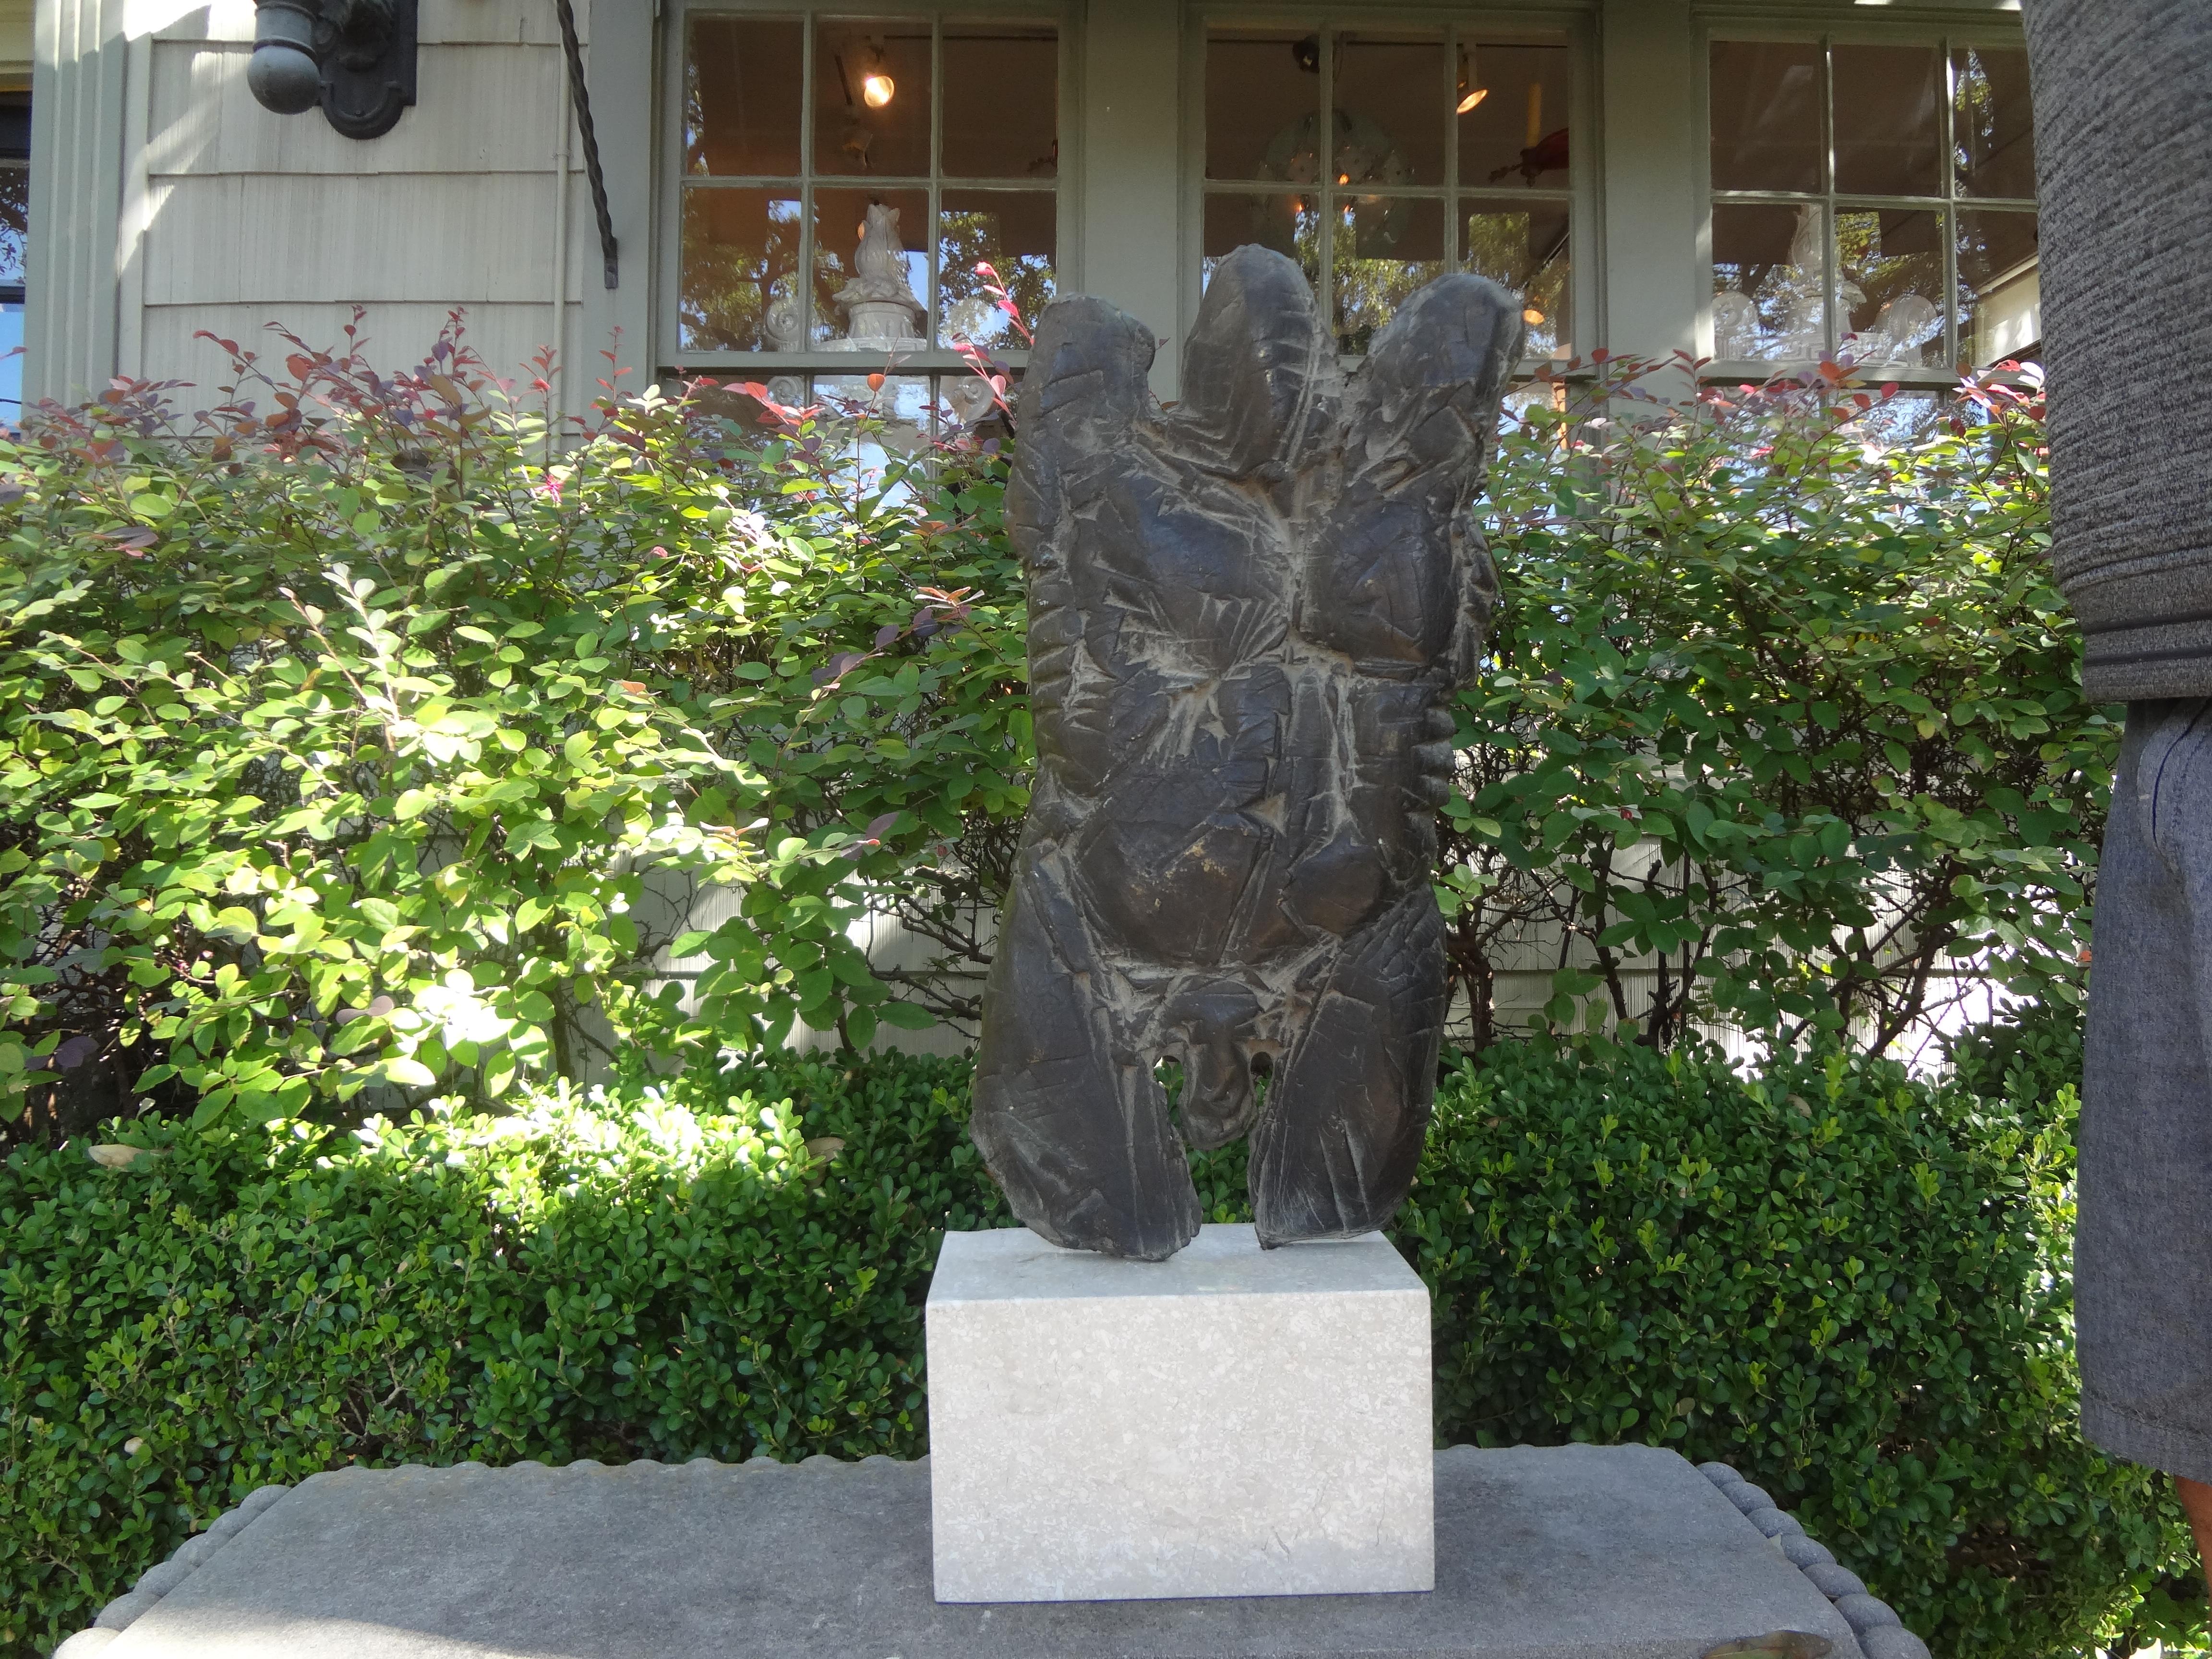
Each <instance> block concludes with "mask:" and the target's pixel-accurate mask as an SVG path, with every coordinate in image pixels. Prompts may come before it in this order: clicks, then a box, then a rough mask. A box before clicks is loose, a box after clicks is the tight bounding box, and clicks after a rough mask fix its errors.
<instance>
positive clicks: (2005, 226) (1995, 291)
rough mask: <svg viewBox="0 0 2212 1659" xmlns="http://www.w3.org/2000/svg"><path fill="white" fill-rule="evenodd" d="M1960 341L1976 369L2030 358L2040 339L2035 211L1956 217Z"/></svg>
mask: <svg viewBox="0 0 2212 1659" xmlns="http://www.w3.org/2000/svg"><path fill="white" fill-rule="evenodd" d="M1959 307H1960V316H1959V340H1960V349H1962V351H1963V352H1964V354H1965V356H1966V359H1967V361H1968V362H1972V363H1973V364H1975V365H1976V366H1978V367H1987V366H1988V365H1989V364H1991V363H1999V362H2006V361H2007V360H2008V359H2010V360H2014V361H2017V360H2020V359H2023V358H2032V357H2033V356H2036V355H2037V353H2038V352H2039V349H2041V346H2042V343H2043V292H2042V289H2041V286H2040V284H2039V282H2038V280H2037V274H2036V220H2035V216H2034V215H2033V213H2026V212H2013V213H2005V212H1999V211H1996V210H1974V211H1971V212H1966V213H1961V214H1960V216H1959Z"/></svg>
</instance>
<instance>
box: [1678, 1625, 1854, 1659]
mask: <svg viewBox="0 0 2212 1659" xmlns="http://www.w3.org/2000/svg"><path fill="white" fill-rule="evenodd" d="M1835 1646H1836V1644H1834V1643H1833V1642H1831V1641H1830V1640H1829V1639H1828V1638H1826V1637H1825V1636H1815V1635H1814V1634H1813V1633H1812V1632H1809V1631H1802V1630H1775V1631H1769V1632H1767V1633H1766V1634H1765V1635H1764V1636H1746V1637H1743V1638H1740V1639H1738V1640H1736V1641H1732V1642H1723V1643H1722V1644H1720V1645H1719V1646H1718V1647H1717V1648H1707V1649H1706V1650H1705V1652H1703V1653H1702V1654H1700V1655H1699V1656H1698V1659H1828V1655H1829V1654H1830V1653H1832V1652H1833V1651H1834V1650H1835Z"/></svg>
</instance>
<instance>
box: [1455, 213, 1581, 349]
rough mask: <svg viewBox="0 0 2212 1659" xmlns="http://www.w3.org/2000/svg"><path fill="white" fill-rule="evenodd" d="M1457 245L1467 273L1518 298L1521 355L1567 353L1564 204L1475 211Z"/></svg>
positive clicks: (1570, 346) (1571, 338)
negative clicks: (1524, 335)
mask: <svg viewBox="0 0 2212 1659" xmlns="http://www.w3.org/2000/svg"><path fill="white" fill-rule="evenodd" d="M1460 246H1461V248H1462V250H1464V252H1462V257H1461V263H1462V265H1463V266H1464V267H1465V268H1466V269H1467V270H1471V271H1474V273H1475V274H1476V275H1477V276H1487V277H1489V278H1490V280H1491V281H1492V282H1493V283H1502V284H1503V285H1504V286H1505V287H1507V288H1510V289H1512V290H1513V291H1514V292H1515V293H1516V294H1518V295H1520V296H1521V300H1522V313H1521V320H1522V325H1524V326H1525V327H1526V328H1527V329H1528V343H1527V344H1526V345H1525V346H1524V347H1523V348H1522V351H1523V353H1524V355H1526V356H1531V357H1565V356H1572V355H1573V352H1574V332H1573V324H1572V320H1571V318H1570V316H1569V313H1568V306H1569V303H1570V288H1569V283H1568V277H1569V275H1570V268H1569V264H1568V259H1567V208H1566V204H1565V203H1564V202H1562V203H1559V204H1550V203H1547V204H1543V205H1541V206H1537V205H1534V204H1485V205H1483V206H1480V207H1478V208H1477V209H1476V210H1475V211H1474V212H1471V213H1469V214H1468V216H1467V219H1466V222H1465V226H1464V229H1463V231H1462V235H1461V239H1460Z"/></svg>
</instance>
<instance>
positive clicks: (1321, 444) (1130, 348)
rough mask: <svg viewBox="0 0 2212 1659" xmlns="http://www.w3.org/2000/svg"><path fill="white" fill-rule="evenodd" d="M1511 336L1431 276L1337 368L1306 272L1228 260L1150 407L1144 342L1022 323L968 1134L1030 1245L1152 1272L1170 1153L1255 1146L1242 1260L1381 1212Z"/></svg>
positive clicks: (1479, 296)
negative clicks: (1021, 710)
mask: <svg viewBox="0 0 2212 1659" xmlns="http://www.w3.org/2000/svg"><path fill="white" fill-rule="evenodd" d="M1521 337H1522V323H1521V304H1520V301H1518V299H1516V297H1515V296H1514V295H1510V294H1509V293H1507V292H1506V291H1505V290H1504V289H1501V288H1498V287H1497V286H1496V285H1495V284H1493V283H1488V282H1486V281H1484V280H1483V279H1481V278H1480V277H1477V276H1465V275H1452V276H1444V277H1441V278H1439V279H1438V280H1437V281H1436V282H1433V283H1430V284H1429V285H1428V286H1427V287H1426V288H1425V289H1421V290H1420V291H1419V293H1418V294H1416V295H1413V297H1412V298H1411V299H1409V300H1407V301H1406V302H1405V303H1404V304H1403V305H1402V306H1401V307H1400V309H1399V312H1398V315H1397V317H1396V319H1395V320H1394V321H1393V322H1392V323H1391V324H1390V325H1389V327H1387V328H1385V329H1384V330H1383V331H1382V332H1381V333H1379V334H1378V335H1377V336H1376V338H1375V341H1374V344H1373V347H1372V349H1371V350H1370V354H1369V356H1368V357H1367V359H1366V361H1365V362H1364V364H1363V365H1362V366H1361V367H1359V368H1357V369H1356V370H1354V371H1352V373H1350V374H1346V373H1344V372H1343V371H1342V370H1341V369H1340V366H1339V364H1338V362H1337V358H1336V354H1335V350H1334V342H1333V339H1332V336H1331V332H1330V331H1329V330H1328V328H1327V327H1326V326H1325V325H1323V322H1322V319H1320V318H1319V317H1317V316H1316V313H1315V308H1314V304H1313V300H1312V295H1311V293H1310V289H1309V288H1308V286H1307V283H1306V280H1305V277H1304V275H1303V274H1302V273H1301V272H1300V270H1299V269H1298V267H1297V265H1296V264H1293V263H1292V262H1291V261H1290V260H1289V259H1286V258H1283V257H1281V256H1280V255H1279V254H1275V253H1272V252H1268V251H1267V250H1265V249H1263V248H1258V247H1244V248H1240V249H1238V250H1237V252H1235V253H1233V254H1231V255H1230V256H1229V257H1228V258H1225V259H1224V260H1222V261H1221V262H1220V263H1219V264H1218V265H1216V266H1215V268H1214V270H1213V272H1212V277H1211V280H1210V282H1209V283H1208V286H1207V289H1206V298H1205V301H1204V303H1203V304H1202V305H1201V306H1200V309H1199V314H1198V319H1197V321H1196V323H1195V325H1194V327H1193V329H1192V331H1191V335H1190V338H1189V341H1188V345H1187V347H1186V349H1185V351H1184V356H1183V400H1182V403H1181V404H1179V405H1177V406H1176V407H1175V408H1173V409H1171V410H1163V409H1162V408H1161V407H1160V405H1159V404H1158V403H1156V402H1155V401H1154V399H1153V398H1152V392H1151V391H1150V390H1149V388H1148V385H1147V380H1146V375H1147V372H1148V370H1149V368H1150V367H1151V363H1152V353H1153V348H1154V341H1153V337H1152V331H1151V330H1150V329H1148V328H1147V327H1146V326H1145V325H1143V324H1142V323H1139V321H1138V320H1137V319H1134V318H1133V317H1130V316H1127V315H1126V314H1124V313H1121V312H1120V311H1117V310H1115V308H1114V307H1111V306H1109V305H1108V304H1106V303H1105V302H1104V301H1100V300H1096V299H1087V298H1079V299H1070V300H1062V301H1058V302H1057V303H1055V304H1054V305H1053V306H1052V307H1049V308H1048V310H1047V311H1046V313H1045V314H1044V316H1043V318H1042V320H1041V322H1040V324H1039V326H1038V330H1037V337H1036V348H1035V349H1034V351H1033V352H1032V353H1031V355H1030V367H1029V373H1028V377H1027V379H1026V380H1024V383H1023V387H1022V393H1021V399H1020V404H1019V410H1018V418H1017V434H1018V442H1017V446H1016V459H1015V468H1014V479H1013V484H1012V489H1011V490H1010V491H1009V494H1008V496H1007V507H1006V511H1007V520H1008V523H1009V525H1010V526H1011V529H1012V535H1013V538H1014V540H1015V542H1016V544H1017V545H1018V547H1019V548H1020V550H1021V552H1022V555H1023V558H1024V562H1025V563H1026V566H1027V569H1028V574H1029V586H1030V641H1029V644H1030V698H1031V702H1032V708H1033V712H1034V715H1035V720H1036V745H1037V762H1038V776H1037V781H1036V793H1035V795H1034V797H1033V799H1032V802H1031V805H1030V817H1029V823H1028V825H1027V828H1026V830H1025V832H1024V840H1023V844H1022V848H1021V851H1020V854H1019V855H1018V859H1017V861H1016V866H1015V872H1014V878H1013V881H1012V885H1011V887H1010V890H1009V892H1008V896H1007V900H1006V909H1005V912H1004V914H1003V915H1002V917H1001V919H1000V936H999V947H998V953H997V956H996V958H995V960H994V963H993V965H992V969H991V977H990V981H989V983H988V986H987V990H986V993H985V997H984V1005H983V1030H982V1040H981V1048H980V1051H979V1053H978V1055H977V1064H976V1080H975V1115H974V1118H973V1133H974V1134H975V1141H976V1144H977V1145H978V1146H980V1147H981V1149H982V1152H983V1155H984V1158H985V1159H986V1161H987V1163H988V1164H989V1166H990V1169H991V1172H992V1173H993V1175H994V1176H996V1177H997V1179H998V1181H999V1182H1000V1186H1001V1187H1002V1188H1004V1189H1005V1191H1006V1195H1007V1199H1008V1201H1009V1202H1010V1203H1011V1204H1012V1206H1013V1210H1014V1212H1015V1214H1017V1215H1018V1216H1019V1217H1020V1218H1022V1219H1023V1220H1024V1222H1026V1223H1027V1224H1028V1225H1030V1227H1031V1228H1033V1229H1035V1230H1036V1231H1037V1232H1038V1233H1040V1234H1042V1235H1043V1237H1046V1238H1048V1239H1050V1240H1051V1241H1053V1242H1054V1243H1057V1244H1062V1245H1066V1246H1070V1247H1073V1248H1077V1249H1091V1250H1098V1251H1103V1252H1104V1253H1106V1254H1108V1255H1123V1256H1134V1257H1139V1258H1143V1259H1146V1260H1150V1261H1158V1260H1162V1259H1164V1258H1165V1257H1167V1256H1170V1255H1173V1254H1174V1253H1175V1252H1176V1251H1177V1250H1179V1249H1182V1247H1183V1246H1184V1245H1185V1244H1187V1243H1189V1241H1190V1240H1191V1238H1192V1237H1193V1236H1194V1234H1195V1233H1196V1232H1197V1231H1198V1226H1199V1222H1200V1213H1199V1206H1198V1198H1197V1194H1196V1193H1195V1191H1194V1188H1193V1187H1192V1184H1191V1179H1190V1175H1189V1172H1188V1166H1187V1164H1186V1163H1185V1156H1184V1149H1185V1146H1186V1145H1187V1144H1188V1145H1190V1146H1199V1147H1201V1148H1204V1147H1213V1146H1222V1145H1225V1144H1226V1143H1227V1142H1229V1141H1231V1140H1233V1139H1236V1138H1237V1136H1239V1135H1243V1134H1245V1133H1249V1134H1250V1136H1251V1176H1250V1182H1251V1192H1252V1202H1253V1211H1254V1218H1255V1222H1256V1223H1257V1225H1258V1233H1259V1237H1260V1240H1261V1243H1263V1244H1267V1245H1276V1244H1282V1243H1289V1242H1291V1241H1292V1240H1297V1239H1310V1238H1342V1237H1354V1236H1357V1235H1358V1234H1360V1233H1364V1232H1367V1231H1371V1230H1373V1229H1375V1228H1376V1227H1379V1226H1381V1225H1383V1223H1384V1222H1386V1221H1387V1220H1389V1218H1390V1216H1391V1214H1392V1212H1394V1211H1395V1210H1396V1208H1397V1206H1398V1205H1399V1203H1400V1201H1401V1200H1402V1199H1403V1198H1404V1196H1405V1194H1406V1190H1407V1187H1408V1186H1409V1185H1410V1184H1411V1182H1412V1181H1413V1170H1414V1166H1415V1164H1416V1163H1417V1162H1418V1161H1419V1157H1420V1150H1421V1138H1422V1133H1423V1131H1424V1130H1425V1127H1426V1126H1427V1123H1428V1117H1429V1109H1430V1106H1431V1101H1432V1099H1433V1097H1434V1094H1435V1089H1436V1070H1437V1050H1438V1045H1439V1042H1440V1037H1441V1029H1442V1026H1443V1018H1444V1010H1445V981H1444V957H1443V923H1442V920H1441V918H1440V917H1439V915H1438V914H1437V905H1436V900H1435V897H1434V896H1433V893H1432V892H1431V887H1430V877H1431V860H1432V859H1433V857H1434V854H1435V850H1436V822H1435V811H1436V809H1437V806H1438V805H1441V804H1442V803H1443V801H1444V799H1446V798H1447V796H1448V794H1449V789H1450V775H1451V764H1452V750H1451V743H1450V738H1451V735H1452V730H1453V720H1452V714H1451V710H1450V702H1451V699H1452V696H1453V694H1454V692H1455V690H1457V689H1458V688H1459V687H1460V686H1462V685H1463V684H1466V683H1467V682H1468V679H1469V678H1471V676H1472V675H1473V673H1474V668H1475V665H1476V663H1477V661H1478V660H1479V659H1480V653H1481V648H1482V641H1483V634H1484V629H1485V628H1486V625H1487V623H1488V621H1489V617H1490V612H1491V609H1492V605H1493V603H1494V601H1495V598H1496V593H1497V586H1496V581H1495V578H1494V576H1493V574H1492V569H1491V566H1490V561H1489V558H1488V556H1487V554H1486V551H1485V550H1484V546H1483V542H1482V538H1481V535H1480V532H1479V530H1478V529H1477V527H1476V525H1475V522H1474V498H1475V494H1476V491H1477V489H1478V487H1479V486H1480V482H1481V478H1482V470H1483V465H1484V462H1485V458H1486V452H1487V449H1488V446H1489V443H1490V441H1491V438H1492V434H1493V433H1494V432H1495V431H1496V429H1497V424H1498V399H1499V397H1500V394H1501V393H1502V392H1503V391H1504V387H1505V384H1506V378H1507V376H1508V374H1510V371H1511V369H1512V367H1513V364H1514V362H1515V360H1516V356H1517V355H1518V353H1519V349H1520V344H1521ZM1163 1059H1174V1060H1179V1061H1181V1063H1182V1068H1183V1085H1182V1097H1181V1099H1180V1101H1179V1102H1178V1103H1177V1106H1176V1110H1175V1112H1174V1114H1173V1115H1170V1107H1169V1103H1168V1101H1167V1098H1166V1096H1165V1093H1164V1091H1163V1089H1162V1087H1161V1085H1160V1083H1159V1082H1158V1079H1157V1077H1156V1074H1155V1067H1156V1066H1157V1065H1158V1062H1159V1061H1160V1060H1163ZM1255 1073H1260V1074H1263V1075H1266V1076H1267V1078H1268V1085H1267V1090H1266V1095H1265V1104H1264V1109H1263V1108H1262V1105H1261V1098H1260V1096H1259V1094H1258V1092H1257V1091H1255Z"/></svg>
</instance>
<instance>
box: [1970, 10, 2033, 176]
mask: <svg viewBox="0 0 2212 1659" xmlns="http://www.w3.org/2000/svg"><path fill="white" fill-rule="evenodd" d="M1951 98H1952V115H1951V143H1952V148H1953V149H1954V152H1955V159H1954V161H1953V164H1952V165H1953V167H1954V170H1955V172H1956V173H1957V175H1958V180H1959V194H1960V195H1961V196H2011V197H2018V198H2019V199H2021V201H2033V199H2034V198H2035V122H2034V120H2033V116H2032V114H2031V112H2030V110H2029V106H2028V98H2027V52H2026V50H2025V49H2023V48H2021V47H2017V46H1957V47H1954V48H1953V49H1952V52H1951Z"/></svg>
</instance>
